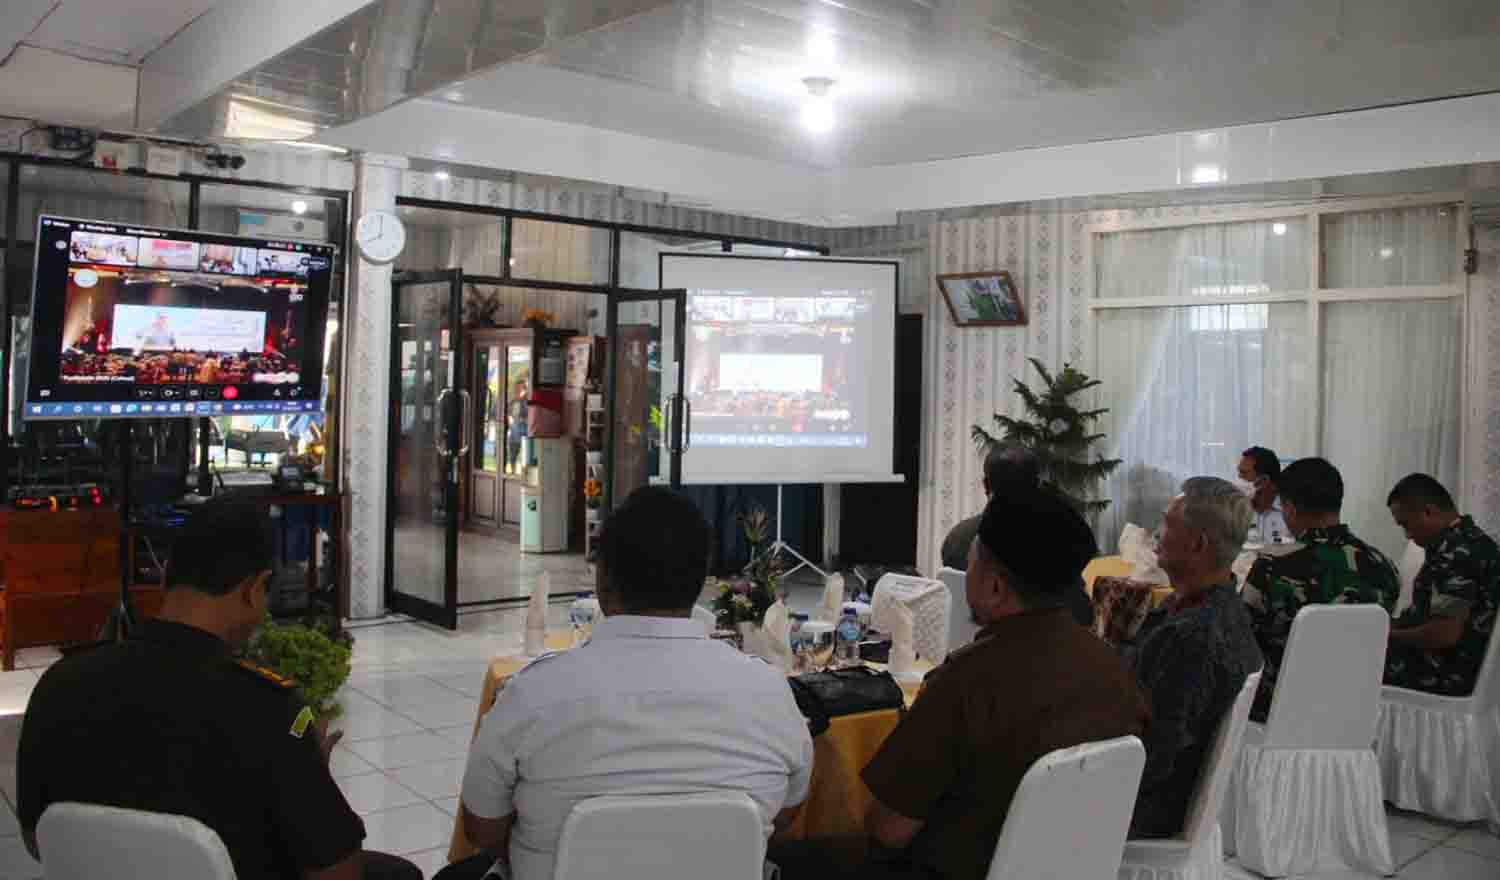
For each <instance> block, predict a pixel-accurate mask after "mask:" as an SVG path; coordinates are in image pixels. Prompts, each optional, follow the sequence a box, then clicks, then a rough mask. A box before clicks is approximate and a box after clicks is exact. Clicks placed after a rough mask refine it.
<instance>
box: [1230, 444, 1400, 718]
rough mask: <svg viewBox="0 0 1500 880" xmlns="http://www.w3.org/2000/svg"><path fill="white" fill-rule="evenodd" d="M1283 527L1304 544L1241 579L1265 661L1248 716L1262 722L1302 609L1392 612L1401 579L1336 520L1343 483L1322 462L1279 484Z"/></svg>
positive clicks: (1301, 463) (1292, 472) (1302, 463)
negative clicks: (1365, 606) (1351, 607)
mask: <svg viewBox="0 0 1500 880" xmlns="http://www.w3.org/2000/svg"><path fill="white" fill-rule="evenodd" d="M1276 489H1277V491H1278V492H1279V493H1280V494H1281V504H1282V511H1283V513H1284V514H1285V516H1286V522H1287V526H1288V527H1289V528H1290V529H1291V530H1292V533H1293V534H1295V535H1296V536H1297V540H1298V541H1299V542H1300V543H1301V544H1302V545H1303V546H1302V547H1301V548H1300V549H1298V550H1295V551H1293V552H1291V553H1287V554H1286V555H1284V556H1269V555H1267V556H1262V557H1261V558H1259V559H1257V560H1256V562H1255V566H1254V567H1253V568H1251V569H1250V574H1249V576H1248V577H1247V578H1246V579H1245V589H1244V594H1243V598H1244V600H1245V605H1246V607H1247V608H1248V609H1249V611H1250V619H1251V622H1252V623H1253V624H1254V627H1255V638H1256V641H1257V642H1258V643H1259V644H1260V650H1261V653H1262V654H1263V655H1265V667H1264V669H1263V670H1262V672H1261V679H1260V691H1259V692H1258V693H1257V694H1256V695H1255V704H1254V706H1253V707H1252V708H1251V710H1250V717H1251V718H1252V719H1253V720H1255V721H1257V722H1263V721H1265V719H1266V714H1267V713H1268V712H1270V709H1271V695H1272V693H1273V691H1274V689H1275V686H1276V675H1277V672H1278V671H1279V669H1280V666H1281V657H1282V654H1284V653H1285V652H1286V645H1287V639H1288V638H1290V637H1291V634H1292V621H1293V620H1294V619H1296V617H1297V612H1298V611H1300V610H1301V609H1302V606H1304V605H1334V604H1346V603H1356V602H1360V603H1365V602H1368V603H1379V604H1380V605H1381V606H1382V607H1384V608H1385V610H1386V611H1390V610H1391V609H1392V608H1393V607H1395V604H1396V599H1397V597H1398V595H1399V594H1400V591H1401V581H1400V579H1399V577H1398V576H1397V574H1396V568H1395V566H1393V565H1391V562H1390V560H1389V559H1387V558H1386V556H1385V554H1383V553H1381V552H1380V551H1379V550H1376V549H1375V548H1374V547H1371V546H1370V545H1368V544H1366V543H1365V542H1363V541H1361V540H1360V539H1359V538H1356V537H1355V536H1354V533H1353V532H1351V531H1349V527H1348V526H1346V525H1344V524H1343V523H1341V522H1339V510H1340V508H1341V507H1342V506H1343V502H1344V481H1343V478H1342V477H1340V476H1339V472H1338V469H1337V468H1335V467H1334V466H1333V465H1331V464H1329V463H1328V462H1327V461H1324V460H1323V459H1321V458H1304V459H1299V460H1298V461H1296V462H1293V463H1292V464H1291V465H1290V466H1289V467H1287V469H1286V470H1284V471H1282V472H1281V475H1280V476H1279V477H1278V478H1277V480H1276Z"/></svg>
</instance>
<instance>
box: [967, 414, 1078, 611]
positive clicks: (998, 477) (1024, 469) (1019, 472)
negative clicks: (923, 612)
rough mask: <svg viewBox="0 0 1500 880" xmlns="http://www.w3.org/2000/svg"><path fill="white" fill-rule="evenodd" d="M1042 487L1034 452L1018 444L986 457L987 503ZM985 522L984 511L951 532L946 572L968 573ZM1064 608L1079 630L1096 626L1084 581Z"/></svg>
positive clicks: (1067, 598) (1001, 447) (1069, 593)
mask: <svg viewBox="0 0 1500 880" xmlns="http://www.w3.org/2000/svg"><path fill="white" fill-rule="evenodd" d="M1041 483H1042V462H1041V460H1040V459H1038V458H1037V456H1036V453H1035V452H1032V451H1031V450H1030V449H1027V448H1026V447H1024V446H1018V445H1016V444H1014V443H997V444H995V445H994V446H992V447H990V451H989V452H987V453H985V456H984V480H983V482H982V485H983V487H984V497H985V498H986V499H989V498H994V497H996V496H997V495H1007V494H1010V493H1016V492H1020V493H1027V492H1030V491H1032V490H1035V489H1036V488H1037V487H1038V486H1040V485H1041ZM982 519H984V511H980V512H979V513H976V514H975V515H973V516H971V517H969V518H968V519H966V520H964V521H963V522H960V523H959V524H958V525H956V526H954V527H953V528H952V529H950V530H949V531H948V536H947V537H946V538H944V539H943V549H942V558H943V566H944V567H945V568H954V569H957V570H959V571H964V570H966V569H967V568H968V567H969V548H970V547H971V546H973V544H974V539H975V538H976V537H978V536H979V523H980V520H982ZM1063 604H1065V605H1067V607H1068V611H1069V612H1070V613H1071V614H1072V615H1073V619H1074V620H1076V621H1078V625H1079V626H1092V625H1093V623H1094V606H1093V604H1092V603H1091V602H1090V601H1089V596H1088V593H1087V592H1085V591H1084V589H1083V578H1079V579H1078V582H1077V583H1076V584H1074V585H1073V586H1071V587H1069V588H1067V590H1066V591H1065V594H1064V597H1063Z"/></svg>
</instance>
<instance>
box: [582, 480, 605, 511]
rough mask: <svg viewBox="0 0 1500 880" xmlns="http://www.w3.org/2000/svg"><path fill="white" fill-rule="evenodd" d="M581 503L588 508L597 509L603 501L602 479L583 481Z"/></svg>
mask: <svg viewBox="0 0 1500 880" xmlns="http://www.w3.org/2000/svg"><path fill="white" fill-rule="evenodd" d="M583 503H584V504H585V505H586V506H587V507H588V509H589V510H597V509H598V508H599V506H600V505H602V504H603V503H604V481H603V480H594V479H589V480H584V481H583Z"/></svg>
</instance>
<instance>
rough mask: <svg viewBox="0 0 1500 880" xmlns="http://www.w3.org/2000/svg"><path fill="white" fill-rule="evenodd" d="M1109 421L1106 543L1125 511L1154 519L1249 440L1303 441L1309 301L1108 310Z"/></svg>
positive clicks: (1226, 468) (1103, 343) (1102, 345)
mask: <svg viewBox="0 0 1500 880" xmlns="http://www.w3.org/2000/svg"><path fill="white" fill-rule="evenodd" d="M1096 327H1097V330H1098V335H1099V368H1098V373H1097V376H1098V378H1099V379H1101V380H1103V382H1104V385H1103V389H1104V395H1103V397H1104V401H1103V405H1104V406H1107V407H1109V408H1110V412H1109V414H1107V415H1106V416H1105V418H1104V420H1103V421H1102V422H1101V425H1102V430H1103V431H1104V433H1105V434H1106V435H1107V436H1108V443H1109V446H1110V457H1112V458H1120V459H1123V460H1124V464H1122V465H1121V466H1120V468H1119V469H1118V470H1116V472H1115V476H1113V477H1111V478H1110V480H1109V481H1108V482H1107V483H1106V485H1105V487H1104V491H1105V497H1107V498H1109V499H1111V502H1112V503H1111V505H1110V508H1109V509H1108V510H1107V511H1105V514H1104V516H1103V517H1101V519H1100V522H1099V540H1100V546H1101V547H1102V548H1103V549H1105V550H1110V549H1113V547H1114V543H1115V541H1116V540H1117V537H1118V535H1119V532H1120V529H1121V528H1123V526H1124V525H1125V524H1126V523H1135V524H1137V525H1141V526H1145V527H1146V528H1148V529H1149V528H1152V527H1154V526H1155V525H1156V523H1157V522H1158V520H1159V519H1160V517H1161V514H1162V511H1163V510H1165V509H1166V505H1167V502H1168V501H1170V500H1171V498H1172V496H1173V495H1175V494H1177V490H1178V487H1179V486H1181V484H1182V481H1183V480H1185V479H1187V478H1188V477H1192V476H1198V475H1210V476H1218V477H1225V478H1229V477H1231V476H1233V474H1234V470H1235V466H1236V465H1237V464H1238V462H1239V456H1240V452H1241V451H1242V450H1243V449H1245V448H1246V447H1248V446H1252V445H1265V446H1270V447H1271V448H1273V449H1277V451H1278V452H1281V451H1282V450H1285V451H1286V452H1283V453H1282V454H1286V453H1292V454H1294V455H1295V454H1298V453H1297V450H1298V449H1299V448H1300V447H1301V446H1302V443H1303V442H1304V441H1303V440H1302V437H1303V436H1304V433H1305V427H1306V426H1305V425H1304V424H1303V423H1304V422H1305V421H1306V419H1305V416H1304V414H1305V413H1306V412H1307V403H1306V400H1307V394H1308V393H1309V389H1308V388H1307V387H1306V383H1307V382H1308V380H1309V379H1308V377H1309V376H1310V374H1311V369H1310V361H1309V359H1308V357H1307V355H1308V351H1307V340H1306V335H1307V334H1306V328H1307V307H1306V306H1305V305H1303V304H1301V303H1273V304H1260V305H1219V306H1192V307H1178V308H1137V309H1118V310H1108V311H1101V312H1099V313H1098V316H1097V324H1096Z"/></svg>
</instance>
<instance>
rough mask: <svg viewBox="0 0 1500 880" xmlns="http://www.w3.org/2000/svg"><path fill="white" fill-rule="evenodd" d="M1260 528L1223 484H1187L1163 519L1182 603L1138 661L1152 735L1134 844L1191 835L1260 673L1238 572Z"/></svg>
mask: <svg viewBox="0 0 1500 880" xmlns="http://www.w3.org/2000/svg"><path fill="white" fill-rule="evenodd" d="M1253 519H1254V514H1253V512H1252V511H1251V509H1250V501H1249V499H1247V498H1246V497H1245V496H1244V494H1243V493H1241V492H1240V491H1239V490H1238V489H1236V488H1235V487H1234V485H1232V484H1231V483H1229V482H1227V481H1225V480H1220V479H1218V478H1216V477H1194V478H1192V479H1191V480H1188V481H1187V482H1185V483H1183V484H1182V494H1180V495H1178V496H1177V497H1176V498H1173V499H1172V503H1171V504H1170V505H1169V506H1168V507H1167V511H1166V513H1165V514H1164V515H1163V516H1162V529H1161V537H1160V538H1159V539H1158V541H1157V548H1156V553H1157V559H1158V560H1159V561H1160V563H1161V567H1162V570H1163V571H1165V572H1166V573H1167V576H1168V577H1169V578H1171V580H1172V591H1173V594H1172V598H1171V599H1170V600H1169V601H1168V602H1167V603H1166V605H1165V606H1163V607H1162V608H1160V609H1158V610H1157V611H1155V612H1153V613H1152V614H1151V616H1150V617H1148V618H1147V619H1146V622H1145V623H1144V624H1143V625H1142V627H1141V630H1140V633H1139V635H1138V636H1137V637H1136V644H1135V648H1134V651H1133V655H1134V664H1133V665H1134V668H1135V673H1136V676H1137V677H1138V678H1139V680H1140V683H1141V685H1142V687H1143V688H1144V689H1145V691H1146V693H1147V694H1149V695H1150V699H1151V725H1150V728H1149V729H1148V731H1147V735H1146V768H1145V771H1144V773H1143V774H1142V776H1141V788H1140V794H1139V795H1138V796H1137V798H1136V804H1135V816H1134V818H1133V819H1132V820H1131V823H1130V835H1131V837H1170V836H1172V835H1174V834H1176V833H1177V832H1179V831H1181V830H1182V823H1183V819H1184V818H1185V816H1186V814H1187V806H1188V802H1189V801H1190V800H1191V799H1192V796H1193V791H1194V789H1195V788H1196V787H1197V784H1198V773H1199V771H1200V770H1201V769H1202V766H1203V761H1204V758H1205V757H1206V756H1207V753H1208V749H1209V746H1210V744H1211V742H1212V741H1213V735H1214V731H1215V729H1216V728H1217V727H1218V725H1219V721H1220V720H1221V719H1222V718H1223V717H1224V715H1225V713H1226V712H1228V711H1229V708H1230V707H1231V706H1232V705H1233V704H1234V698H1235V696H1236V695H1237V694H1239V692H1240V688H1241V687H1243V686H1244V684H1245V679H1246V678H1247V677H1248V676H1249V675H1250V674H1251V673H1253V672H1255V671H1256V670H1257V669H1259V668H1260V666H1261V655H1260V648H1259V647H1257V645H1256V643H1255V634H1254V632H1253V630H1252V629H1251V626H1250V615H1249V613H1248V612H1247V611H1246V610H1245V605H1244V603H1243V602H1241V601H1240V598H1239V596H1238V595H1237V593H1236V592H1235V588H1234V574H1233V573H1232V572H1231V571H1230V570H1229V569H1230V566H1231V565H1232V564H1233V563H1234V559H1235V557H1236V556H1237V555H1238V554H1239V552H1240V548H1241V547H1242V546H1243V545H1244V543H1245V534H1246V533H1247V532H1248V531H1249V530H1250V523H1251V522H1252V521H1253Z"/></svg>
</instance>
